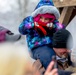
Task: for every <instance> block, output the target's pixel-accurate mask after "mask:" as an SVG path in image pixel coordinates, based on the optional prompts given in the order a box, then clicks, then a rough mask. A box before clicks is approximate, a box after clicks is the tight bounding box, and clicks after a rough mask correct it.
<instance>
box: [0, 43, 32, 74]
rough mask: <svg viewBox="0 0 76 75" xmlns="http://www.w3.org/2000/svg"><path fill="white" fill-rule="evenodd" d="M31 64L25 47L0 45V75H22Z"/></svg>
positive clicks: (8, 44) (11, 44)
mask: <svg viewBox="0 0 76 75" xmlns="http://www.w3.org/2000/svg"><path fill="white" fill-rule="evenodd" d="M31 63H32V62H31V58H30V55H29V52H28V48H27V46H26V47H23V46H21V45H17V44H14V43H3V44H0V75H23V74H24V72H25V71H26V70H27V69H29V67H30V66H31V65H32V64H31Z"/></svg>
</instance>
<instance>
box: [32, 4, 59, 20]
mask: <svg viewBox="0 0 76 75" xmlns="http://www.w3.org/2000/svg"><path fill="white" fill-rule="evenodd" d="M45 13H51V14H54V15H55V17H56V19H59V17H60V13H59V11H58V9H57V8H56V7H54V6H47V5H45V6H41V7H39V8H37V9H36V10H35V11H34V12H33V13H32V14H31V16H32V17H35V16H37V15H38V14H45Z"/></svg>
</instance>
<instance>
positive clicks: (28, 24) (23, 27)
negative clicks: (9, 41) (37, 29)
mask: <svg viewBox="0 0 76 75" xmlns="http://www.w3.org/2000/svg"><path fill="white" fill-rule="evenodd" d="M32 28H34V22H33V18H32V17H31V16H28V17H26V18H25V19H24V20H23V22H22V23H21V24H20V26H19V32H20V33H21V34H23V35H26V34H28V33H29V32H30V30H31V29H32Z"/></svg>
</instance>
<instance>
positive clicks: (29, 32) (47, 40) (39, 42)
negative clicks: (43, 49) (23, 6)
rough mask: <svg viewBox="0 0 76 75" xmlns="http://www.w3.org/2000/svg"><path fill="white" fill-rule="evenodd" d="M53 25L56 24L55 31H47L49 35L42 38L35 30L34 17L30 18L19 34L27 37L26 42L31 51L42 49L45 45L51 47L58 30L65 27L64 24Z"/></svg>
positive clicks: (27, 18)
mask: <svg viewBox="0 0 76 75" xmlns="http://www.w3.org/2000/svg"><path fill="white" fill-rule="evenodd" d="M53 24H54V28H53V29H51V30H49V29H47V32H48V35H46V36H41V35H39V34H38V32H37V31H36V30H35V28H34V22H33V17H31V16H28V17H26V18H25V19H24V20H23V22H22V23H21V24H20V26H19V32H20V33H21V34H23V35H26V40H27V43H28V47H29V48H30V49H33V48H36V47H40V46H43V45H50V46H51V44H52V37H53V33H55V32H56V31H57V30H58V29H62V28H64V26H63V25H62V24H59V22H54V23H53Z"/></svg>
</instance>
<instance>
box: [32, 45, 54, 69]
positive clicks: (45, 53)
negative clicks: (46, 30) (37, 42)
mask: <svg viewBox="0 0 76 75" xmlns="http://www.w3.org/2000/svg"><path fill="white" fill-rule="evenodd" d="M32 54H33V58H34V59H36V60H37V59H40V61H41V63H42V65H43V66H44V68H45V69H46V68H47V66H48V65H49V63H50V62H51V60H52V56H53V55H55V52H54V50H53V49H52V48H50V47H48V46H42V47H38V48H36V49H34V50H32Z"/></svg>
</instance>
